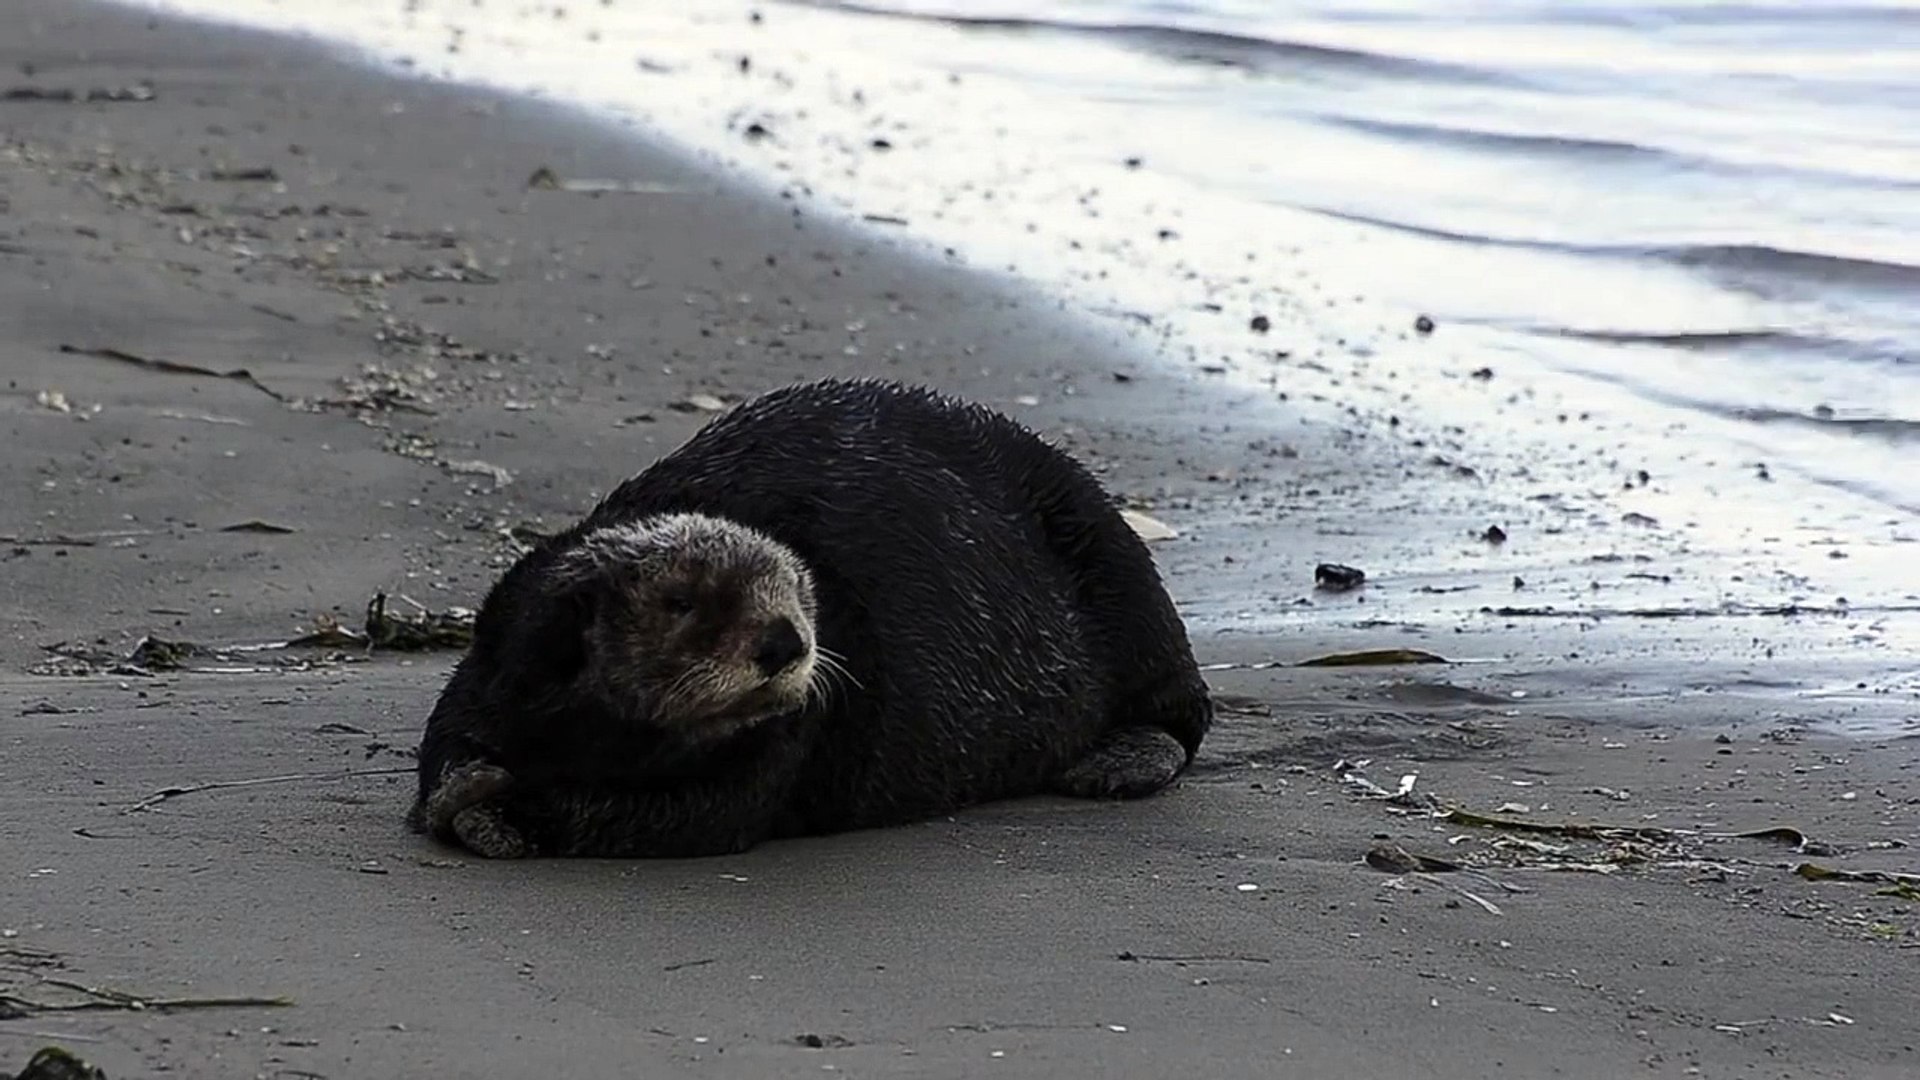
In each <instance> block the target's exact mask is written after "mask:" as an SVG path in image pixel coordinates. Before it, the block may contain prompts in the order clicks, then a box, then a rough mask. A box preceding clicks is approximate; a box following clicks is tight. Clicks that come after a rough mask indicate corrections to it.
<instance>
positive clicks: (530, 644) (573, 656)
mask: <svg viewBox="0 0 1920 1080" xmlns="http://www.w3.org/2000/svg"><path fill="white" fill-rule="evenodd" d="M554 570H555V572H552V573H547V574H542V575H539V576H538V578H537V579H536V580H532V581H529V582H527V587H526V588H525V589H524V590H523V591H522V593H521V602H520V603H519V604H518V605H516V606H517V607H518V609H519V610H518V611H516V612H515V614H514V621H515V623H516V624H517V625H516V626H515V630H516V632H515V633H514V634H512V635H511V638H512V644H511V646H510V647H511V648H512V649H513V651H514V653H515V655H514V656H513V657H511V658H509V660H508V662H509V663H511V664H512V665H513V666H514V667H516V668H519V669H520V670H523V671H525V672H527V674H528V675H530V676H531V677H532V678H533V679H534V680H535V681H538V682H540V683H543V684H548V685H551V684H554V683H562V682H569V681H571V680H572V679H573V678H574V676H576V675H578V674H579V673H580V670H581V669H582V668H584V667H585V666H586V663H587V634H588V632H589V631H591V629H592V628H593V621H594V618H595V617H596V615H597V613H598V609H599V604H600V600H599V596H600V592H601V589H600V588H598V587H596V586H597V585H599V583H598V582H597V581H596V580H595V579H594V576H593V575H591V574H580V573H577V572H572V568H568V567H555V568H554Z"/></svg>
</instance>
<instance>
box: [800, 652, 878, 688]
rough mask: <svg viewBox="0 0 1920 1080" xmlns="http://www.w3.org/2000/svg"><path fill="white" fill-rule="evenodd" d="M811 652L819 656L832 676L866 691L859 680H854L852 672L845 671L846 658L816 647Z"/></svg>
mask: <svg viewBox="0 0 1920 1080" xmlns="http://www.w3.org/2000/svg"><path fill="white" fill-rule="evenodd" d="M813 651H814V652H816V653H818V654H819V655H820V659H821V660H822V661H824V662H825V663H826V665H827V667H829V668H830V669H832V671H833V673H834V674H836V675H838V676H840V677H841V678H843V679H845V680H847V681H848V682H850V683H852V684H853V685H854V687H855V688H856V689H860V690H865V689H866V687H865V686H864V685H862V684H861V682H860V680H859V679H856V678H854V676H853V672H852V671H849V670H848V669H847V663H846V659H847V658H846V657H844V656H841V655H840V654H839V653H836V652H834V651H833V650H832V649H823V648H821V647H820V646H818V645H815V646H814V647H813Z"/></svg>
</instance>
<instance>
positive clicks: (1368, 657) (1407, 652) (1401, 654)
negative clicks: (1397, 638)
mask: <svg viewBox="0 0 1920 1080" xmlns="http://www.w3.org/2000/svg"><path fill="white" fill-rule="evenodd" d="M1452 662H1453V661H1451V660H1448V659H1447V658H1446V657H1444V656H1439V655H1436V654H1434V653H1430V652H1426V651H1425V650H1422V649H1362V650H1361V651H1359V652H1346V653H1329V654H1327V655H1326V656H1316V657H1314V658H1313V659H1311V660H1302V661H1300V663H1299V664H1298V665H1296V666H1298V667H1388V666H1392V665H1396V664H1450V663H1452Z"/></svg>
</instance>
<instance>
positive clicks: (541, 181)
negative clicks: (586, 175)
mask: <svg viewBox="0 0 1920 1080" xmlns="http://www.w3.org/2000/svg"><path fill="white" fill-rule="evenodd" d="M527 190H529V191H572V192H580V193H585V194H592V195H598V194H603V193H609V192H611V193H615V194H624V195H676V194H679V193H681V192H684V191H686V190H687V189H686V188H684V187H682V186H680V185H678V184H663V183H660V182H658V181H647V180H567V179H562V178H561V176H560V174H559V173H558V172H555V171H554V169H553V167H552V166H550V165H542V166H540V167H539V168H537V169H535V170H533V173H532V175H530V176H528V177H527Z"/></svg>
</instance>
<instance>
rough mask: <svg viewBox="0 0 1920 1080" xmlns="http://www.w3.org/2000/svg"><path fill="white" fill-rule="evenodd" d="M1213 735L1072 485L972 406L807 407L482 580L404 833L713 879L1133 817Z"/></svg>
mask: <svg viewBox="0 0 1920 1080" xmlns="http://www.w3.org/2000/svg"><path fill="white" fill-rule="evenodd" d="M1212 717H1213V713H1212V706H1211V702H1210V699H1209V696H1208V691H1207V687H1206V684H1205V682H1204V681H1203V680H1202V678H1201V676H1200V672H1199V668H1198V666H1197V665H1196V663H1195V662H1194V658H1193V654H1192V649H1191V647H1190V644H1189V642H1188V637H1187V633H1186V629H1185V627H1184V626H1183V625H1182V623H1181V620H1180V618H1179V615H1178V614H1177V612H1176V611H1175V609H1174V604H1173V601H1172V599H1171V598H1170V597H1169V596H1168V594H1167V592H1166V589H1165V587H1164V585H1163V583H1162V581H1161V579H1160V576H1159V573H1158V571H1157V570H1156V568H1155V566H1154V562H1153V558H1152V556H1151V554H1150V553H1149V552H1148V550H1147V547H1146V545H1145V544H1144V543H1143V542H1142V540H1141V539H1140V538H1139V537H1138V536H1137V535H1136V534H1135V533H1134V531H1133V530H1132V529H1131V528H1130V527H1129V525H1128V524H1127V522H1126V520H1125V519H1124V518H1123V517H1122V515H1121V513H1120V512H1119V509H1118V507H1117V506H1116V505H1115V503H1114V502H1113V500H1112V499H1111V498H1110V497H1109V496H1108V495H1107V493H1106V492H1105V491H1104V490H1103V489H1102V488H1101V486H1100V484H1099V483H1098V482H1097V481H1096V480H1095V479H1094V477H1093V476H1092V474H1091V473H1089V472H1088V471H1087V470H1086V469H1085V468H1084V467H1083V466H1081V465H1080V464H1079V463H1078V462H1076V461H1075V460H1074V459H1072V458H1071V457H1069V456H1068V455H1067V454H1066V453H1064V452H1062V451H1061V450H1059V449H1057V448H1055V447H1054V446H1052V445H1050V444H1049V443H1047V442H1046V441H1044V440H1043V439H1041V438H1040V437H1039V436H1038V435H1036V434H1035V433H1034V432H1032V431H1030V430H1029V429H1027V428H1025V427H1024V426H1022V425H1020V424H1018V423H1016V422H1015V421H1013V420H1012V419H1010V418H1008V417H1006V416H1004V415H1002V414H999V413H996V412H994V411H991V410H989V409H987V408H985V407H983V406H981V405H978V404H975V403H970V402H966V401H962V400H958V399H956V398H953V397H950V396H946V395H942V394H938V393H936V392H934V391H932V390H929V389H926V388H921V387H912V386H905V385H901V384H898V383H892V382H884V381H878V380H865V379H862V380H842V379H828V380H823V381H817V382H809V383H803V384H799V385H793V386H788V387H784V388H781V389H777V390H774V391H771V392H769V393H766V394H764V395H762V396H760V397H757V398H755V399H752V400H750V401H748V402H746V403H744V404H741V405H739V406H736V407H735V408H733V409H732V410H730V411H729V412H727V413H724V414H722V415H721V416H719V417H717V418H716V419H714V420H713V421H712V422H710V423H709V424H707V425H706V426H705V427H704V428H702V429H701V430H700V431H699V432H698V433H697V434H695V435H694V436H693V437H692V438H691V439H689V440H688V441H687V442H686V443H684V444H682V445H681V446H680V447H679V448H678V449H676V450H674V451H672V452H671V453H669V454H667V455H666V456H665V457H662V458H661V459H659V460H658V461H657V462H655V463H654V464H653V465H652V466H650V467H649V468H647V469H646V470H644V471H643V472H641V473H640V474H639V475H637V476H634V477H633V478H631V479H629V480H627V481H626V482H624V483H622V484H621V485H620V486H619V487H618V488H617V489H615V490H614V491H613V492H612V493H611V494H609V495H608V496H607V497H606V498H605V499H604V500H602V501H601V502H600V504H599V505H598V506H596V507H595V508H594V509H593V510H592V511H591V512H590V513H589V514H588V515H587V516H586V517H585V518H584V519H583V520H581V521H580V522H579V523H578V524H575V525H574V526H572V527H571V528H569V529H567V530H566V531H564V532H562V533H560V534H558V535H556V536H553V537H550V538H548V539H546V540H545V541H543V542H541V543H540V544H538V546H536V547H535V548H533V549H532V550H530V551H528V552H526V553H525V554H524V555H523V556H522V557H521V558H520V559H519V560H518V561H517V562H516V563H515V564H514V565H513V566H512V567H511V568H509V569H508V570H507V571H506V573H505V574H504V575H503V576H502V577H501V579H500V580H499V581H498V582H497V583H496V584H495V585H494V587H493V588H492V590H491V591H490V592H489V593H488V595H487V597H486V599H485V601H484V603H483V604H482V606H481V608H480V611H479V614H478V616H477V618H476V620H475V624H474V638H473V643H472V645H471V646H470V648H469V650H468V652H467V654H466V655H465V656H464V657H463V658H462V659H461V660H460V662H459V664H458V665H457V667H456V668H455V670H454V671H453V673H452V675H451V677H450V678H449V680H448V682H447V685H446V687H445V689H444V690H443V691H442V693H441V695H440V698H439V700H438V702H437V704H436V705H435V708H434V710H433V712H432V715H431V716H430V717H429V719H428V721H427V725H426V731H425V735H424V737H423V739H422V741H421V744H420V748H419V790H418V796H417V799H416V801H415V803H414V805H413V808H412V810H411V811H410V812H409V815H408V817H409V820H410V822H411V823H412V825H413V827H414V828H416V829H417V830H420V831H424V832H428V833H431V834H433V835H435V836H437V837H439V838H441V839H443V840H457V841H458V842H459V843H461V844H463V845H464V846H466V847H467V848H469V849H471V850H473V851H474V852H476V853H477V854H480V855H484V856H489V857H521V856H529V855H551V856H596V857H647V856H655V857H686V856H698V855H712V854H721V853H728V852H738V851H742V850H745V849H747V848H749V847H752V846H753V845H755V844H757V843H759V842H760V841H762V840H765V839H769V838H775V837H787V836H797V835H806V834H822V833H830V832H838V831H845V830H853V829H862V828H871V827H879V826H886V825H893V824H899V823H905V822H909V821H914V820H921V819H926V818H929V817H932V816H936V815H940V814H945V813H949V812H952V811H955V810H959V809H961V808H963V807H966V806H969V805H974V804H979V803H982V802H986V801H990V800H998V799H1007V798H1014V797H1019V796H1028V795H1036V794H1042V793H1048V792H1052V793H1059V794H1065V795H1073V796H1080V797H1086V798H1138V797H1141V796H1145V795H1149V794H1152V793H1153V792H1156V791H1158V790H1160V789H1162V788H1164V787H1165V786H1167V785H1168V784H1169V783H1170V782H1172V781H1173V780H1174V779H1175V778H1176V777H1177V776H1179V775H1180V773H1181V772H1182V771H1183V770H1184V769H1185V768H1186V767H1187V765H1188V764H1189V763H1190V762H1191V761H1192V759H1193V755H1194V753H1195V751H1196V750H1197V749H1198V747H1199V745H1200V742H1201V739H1202V738H1203V737H1204V736H1205V735H1206V733H1207V730H1208V728H1209V726H1210V725H1211V723H1212Z"/></svg>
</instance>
